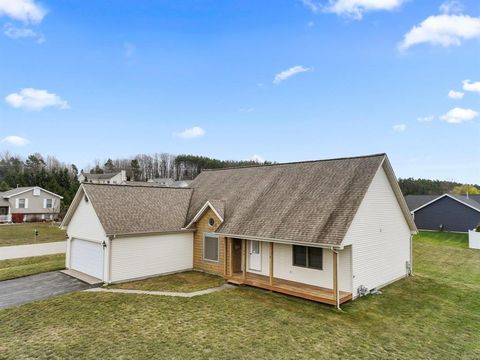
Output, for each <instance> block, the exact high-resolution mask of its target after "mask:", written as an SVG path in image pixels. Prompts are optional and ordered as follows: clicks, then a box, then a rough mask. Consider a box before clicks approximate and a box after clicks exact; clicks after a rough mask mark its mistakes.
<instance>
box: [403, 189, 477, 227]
mask: <svg viewBox="0 0 480 360" xmlns="http://www.w3.org/2000/svg"><path fill="white" fill-rule="evenodd" d="M405 200H406V202H407V204H408V207H409V209H410V211H411V213H412V215H413V218H414V220H415V224H416V225H417V228H419V229H420V230H444V231H457V232H468V230H472V229H473V228H475V227H476V226H477V225H480V196H479V195H469V196H466V195H455V194H443V195H407V196H406V197H405Z"/></svg>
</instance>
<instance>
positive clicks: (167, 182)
mask: <svg viewBox="0 0 480 360" xmlns="http://www.w3.org/2000/svg"><path fill="white" fill-rule="evenodd" d="M191 182H192V180H177V181H175V180H173V179H171V178H156V179H152V180H148V183H149V184H152V183H153V184H156V185H160V186H169V187H188V186H190V184H191Z"/></svg>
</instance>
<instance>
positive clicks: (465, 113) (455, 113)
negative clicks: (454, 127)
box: [440, 107, 478, 124]
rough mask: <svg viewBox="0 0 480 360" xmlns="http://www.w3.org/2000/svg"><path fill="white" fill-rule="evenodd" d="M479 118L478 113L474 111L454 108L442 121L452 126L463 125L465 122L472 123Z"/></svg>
mask: <svg viewBox="0 0 480 360" xmlns="http://www.w3.org/2000/svg"><path fill="white" fill-rule="evenodd" d="M477 116H478V112H476V111H474V110H472V109H462V108H458V107H456V108H453V109H452V110H450V111H449V112H447V113H446V114H445V115H443V116H441V117H440V119H442V120H443V121H446V122H447V123H450V124H461V123H462V122H464V121H470V120H473V119H475V118H476V117H477Z"/></svg>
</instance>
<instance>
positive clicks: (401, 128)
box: [393, 124, 407, 132]
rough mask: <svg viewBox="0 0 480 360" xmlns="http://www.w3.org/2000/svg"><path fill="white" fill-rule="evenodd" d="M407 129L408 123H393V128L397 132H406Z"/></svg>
mask: <svg viewBox="0 0 480 360" xmlns="http://www.w3.org/2000/svg"><path fill="white" fill-rule="evenodd" d="M406 129H407V125H405V124H397V125H393V130H394V131H396V132H404V131H405V130H406Z"/></svg>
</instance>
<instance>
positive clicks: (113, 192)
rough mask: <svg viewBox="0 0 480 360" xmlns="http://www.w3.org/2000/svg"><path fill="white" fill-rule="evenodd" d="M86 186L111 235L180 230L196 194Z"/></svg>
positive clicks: (154, 187) (173, 190) (179, 189)
mask: <svg viewBox="0 0 480 360" xmlns="http://www.w3.org/2000/svg"><path fill="white" fill-rule="evenodd" d="M82 186H83V189H84V190H85V192H86V194H87V196H88V198H89V200H90V201H91V203H92V205H93V208H94V209H95V212H96V213H97V215H98V217H99V219H100V222H101V224H102V226H103V228H104V230H105V232H106V233H107V235H114V234H116V235H119V234H132V233H154V232H169V231H179V230H181V229H182V227H183V226H184V224H185V220H186V216H187V211H188V204H189V202H190V197H191V194H192V190H191V189H185V188H167V187H159V186H131V185H107V184H89V183H85V184H82ZM82 201H83V200H82Z"/></svg>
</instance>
